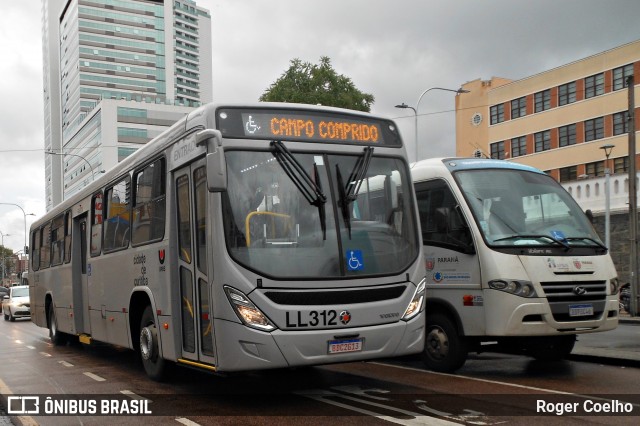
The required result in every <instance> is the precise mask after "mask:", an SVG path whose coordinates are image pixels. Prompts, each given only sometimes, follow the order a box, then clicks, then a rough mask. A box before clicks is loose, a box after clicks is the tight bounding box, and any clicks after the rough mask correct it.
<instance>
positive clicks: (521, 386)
mask: <svg viewBox="0 0 640 426" xmlns="http://www.w3.org/2000/svg"><path fill="white" fill-rule="evenodd" d="M369 364H376V365H380V366H384V367H396V368H401V369H403V370H410V371H417V372H422V373H427V374H435V375H438V376H445V377H457V378H461V379H467V380H474V381H476V382H483V383H491V384H493V385H503V386H511V387H514V388H520V389H527V390H532V391H539V392H547V393H553V394H556V395H570V396H576V397H579V398H585V399H593V400H600V401H606V402H611V400H610V399H607V398H601V397H597V396H591V395H583V394H580V393H572V392H565V391H559V390H555V389H545V388H539V387H536V386H527V385H519V384H517V383H507V382H499V381H497V380H489V379H481V378H478V377H471V376H463V375H460V374H449V373H439V372H437V371H429V370H421V369H419V368H415V367H405V366H403V365H395V364H385V363H383V362H370V363H369ZM629 404H632V405H634V406H636V407H640V404H634V403H632V402H630V403H629Z"/></svg>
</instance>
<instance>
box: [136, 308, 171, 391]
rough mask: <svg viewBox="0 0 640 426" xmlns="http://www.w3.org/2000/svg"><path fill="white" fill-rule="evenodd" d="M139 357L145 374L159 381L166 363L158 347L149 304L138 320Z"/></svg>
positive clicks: (156, 329)
mask: <svg viewBox="0 0 640 426" xmlns="http://www.w3.org/2000/svg"><path fill="white" fill-rule="evenodd" d="M140 359H141V360H142V365H143V366H144V370H145V371H146V373H147V375H148V376H149V377H150V378H151V379H153V380H157V381H160V380H162V379H163V378H164V375H165V372H166V365H165V361H164V359H162V357H161V356H160V351H159V348H158V328H157V327H156V323H155V319H154V316H153V311H152V310H151V306H147V307H146V308H145V310H144V313H143V314H142V320H141V321H140Z"/></svg>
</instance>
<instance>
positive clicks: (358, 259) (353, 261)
mask: <svg viewBox="0 0 640 426" xmlns="http://www.w3.org/2000/svg"><path fill="white" fill-rule="evenodd" d="M363 268H364V262H363V260H362V250H349V252H348V255H347V270H349V271H361V270H362V269H363Z"/></svg>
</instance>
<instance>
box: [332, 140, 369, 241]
mask: <svg viewBox="0 0 640 426" xmlns="http://www.w3.org/2000/svg"><path fill="white" fill-rule="evenodd" d="M372 155H373V147H370V146H367V147H365V148H364V151H363V153H362V155H361V156H359V157H358V159H357V160H356V164H355V165H354V166H353V170H351V174H350V175H349V179H348V180H347V184H346V185H345V184H344V181H343V180H342V173H341V172H340V167H339V166H338V165H337V164H336V179H337V181H338V182H337V183H338V191H339V194H340V202H339V203H340V209H341V211H342V218H343V219H344V224H345V226H346V227H347V230H348V231H349V238H351V215H350V214H349V205H350V204H351V203H352V202H354V201H355V200H356V199H357V198H358V192H360V187H361V186H362V182H363V181H364V178H365V176H366V175H367V170H369V164H370V163H371V156H372Z"/></svg>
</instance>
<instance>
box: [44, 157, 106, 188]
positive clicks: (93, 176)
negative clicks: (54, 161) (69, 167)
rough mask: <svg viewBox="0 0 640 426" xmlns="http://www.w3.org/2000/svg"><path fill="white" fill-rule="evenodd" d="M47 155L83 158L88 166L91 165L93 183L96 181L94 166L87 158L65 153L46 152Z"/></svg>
mask: <svg viewBox="0 0 640 426" xmlns="http://www.w3.org/2000/svg"><path fill="white" fill-rule="evenodd" d="M44 153H45V154H51V155H60V156H63V157H64V156H65V155H68V156H69V157H78V158H81V159H82V160H84V161H85V162H86V163H87V164H88V165H89V169H90V170H91V181H94V180H96V176H95V173H94V172H93V166H92V165H91V163H90V162H89V160H87V159H86V158H84V157H83V156H82V155H78V154H69V153H68V152H67V153H64V152H53V151H45V152H44Z"/></svg>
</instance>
